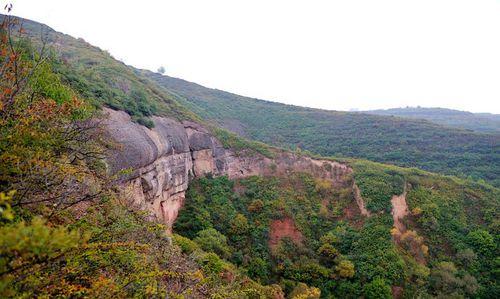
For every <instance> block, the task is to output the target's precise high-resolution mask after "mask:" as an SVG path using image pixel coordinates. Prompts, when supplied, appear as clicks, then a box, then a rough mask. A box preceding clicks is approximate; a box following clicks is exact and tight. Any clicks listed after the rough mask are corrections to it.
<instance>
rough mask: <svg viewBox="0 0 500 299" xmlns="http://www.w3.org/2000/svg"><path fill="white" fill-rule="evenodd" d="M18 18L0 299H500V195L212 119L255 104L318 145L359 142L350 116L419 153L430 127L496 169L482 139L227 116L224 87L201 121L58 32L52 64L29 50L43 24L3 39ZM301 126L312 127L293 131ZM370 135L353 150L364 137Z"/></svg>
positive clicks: (2, 108) (52, 35)
mask: <svg viewBox="0 0 500 299" xmlns="http://www.w3.org/2000/svg"><path fill="white" fill-rule="evenodd" d="M15 20H16V19H14V20H11V19H9V20H7V21H4V22H3V23H2V25H1V26H0V54H1V55H2V57H1V58H2V59H0V70H1V72H0V76H1V77H0V79H1V80H0V82H1V85H0V297H1V298H51V297H57V298H129V297H134V298H135V297H137V298H273V299H278V298H279V299H281V298H295V299H299V298H332V297H333V298H334V297H340V298H360V297H362V298H367V299H369V298H433V297H436V298H497V297H498V295H499V294H500V286H499V285H498V279H497V278H498V277H497V276H498V266H499V265H498V262H499V261H498V260H499V258H498V257H499V255H500V251H499V250H500V238H499V235H500V234H499V226H498V219H499V212H500V189H498V188H497V187H494V186H492V185H490V184H488V183H484V182H478V181H473V180H470V179H463V178H457V177H452V176H443V175H440V174H435V173H430V172H426V171H423V170H419V169H416V168H401V167H397V166H391V165H385V164H380V163H376V162H371V161H367V160H361V159H354V158H341V159H340V158H339V159H334V158H329V157H321V156H318V155H310V154H308V153H307V152H304V151H288V150H285V149H280V148H276V147H272V146H269V145H267V144H263V143H258V142H255V141H250V140H247V139H245V138H242V137H239V136H238V135H236V134H232V133H230V132H228V131H226V130H224V129H222V128H219V127H217V126H216V124H214V121H215V120H217V117H220V116H221V115H226V114H228V115H229V114H230V113H233V112H232V109H236V108H238V105H240V104H241V107H239V108H238V109H241V111H240V113H241V114H245V113H250V112H251V111H252V109H254V108H255V107H256V106H258V107H261V108H266V109H267V111H266V113H271V114H270V115H272V113H274V114H275V116H274V117H276V119H279V120H280V121H281V122H282V125H281V127H280V126H277V122H273V125H275V126H276V129H277V130H278V132H279V133H282V132H289V133H293V132H294V131H293V130H290V129H291V128H294V129H295V130H297V131H300V135H293V134H292V135H293V136H292V137H293V138H299V137H300V138H303V140H304V141H303V142H304V143H305V142H312V144H314V142H315V141H314V140H319V141H321V140H320V138H323V137H324V136H323V135H321V134H317V133H316V132H315V131H314V130H315V129H317V128H318V127H314V126H319V125H324V126H325V128H328V126H333V125H336V126H337V127H336V128H338V127H342V128H344V129H345V130H347V131H348V132H351V133H353V132H364V131H363V130H365V128H364V127H363V126H361V127H358V125H357V122H360V125H367V124H368V123H370V125H369V126H368V127H370V128H372V129H370V130H369V132H371V134H374V135H373V136H372V137H371V139H375V140H376V138H375V137H374V136H382V137H386V136H385V135H383V134H382V133H380V132H391V130H392V132H394V133H397V132H398V130H404V132H405V133H404V134H403V136H406V137H407V136H408V135H409V133H408V132H411V133H412V134H413V135H412V136H413V138H415V140H418V141H419V142H422V138H423V137H429V136H425V135H423V137H422V136H421V135H419V134H420V131H421V130H424V129H425V128H427V129H428V131H425V130H424V133H425V132H427V134H430V128H437V129H439V132H438V134H441V135H440V136H441V139H442V141H441V142H442V143H443V142H445V141H447V140H448V139H449V140H452V141H455V142H456V141H457V140H458V139H453V138H458V137H460V138H463V140H462V141H463V142H464V143H462V144H466V145H467V146H469V143H467V142H470V143H472V142H474V143H477V144H476V145H475V146H476V147H479V148H480V149H479V150H475V149H473V147H472V144H471V145H470V146H471V147H470V148H466V149H469V151H466V152H465V154H464V153H462V152H461V151H460V147H458V146H456V147H452V148H451V149H450V151H451V150H454V151H455V155H456V156H455V159H457V161H461V159H464V157H465V156H466V155H472V153H476V154H477V155H478V157H475V158H474V159H479V158H480V159H483V158H485V156H486V154H487V153H489V154H493V157H492V158H491V159H490V160H489V161H490V163H492V164H491V165H490V166H491V167H492V168H494V169H496V168H495V167H498V164H495V163H497V162H498V160H497V159H498V156H495V154H498V153H496V152H493V153H492V152H488V151H487V150H485V147H486V149H490V150H496V148H488V147H487V146H486V145H484V144H483V143H481V142H485V144H488V142H490V143H489V145H490V146H492V144H491V142H496V139H488V138H491V136H490V135H480V134H471V133H469V132H464V131H458V130H451V129H446V128H443V127H440V126H437V125H433V124H431V123H429V122H423V121H405V120H401V119H394V118H390V117H389V118H388V117H379V116H365V115H361V114H351V113H339V112H327V111H321V110H315V109H306V108H299V107H293V106H286V105H281V104H275V103H270V102H263V101H259V100H247V99H246V98H242V99H240V100H238V101H236V102H234V103H233V104H231V103H232V101H233V100H234V99H235V98H238V96H235V95H231V94H227V93H223V92H219V91H214V92H217V95H218V94H219V93H222V94H223V95H226V96H227V98H225V102H222V103H223V104H224V105H222V104H220V103H221V101H220V100H219V98H218V97H215V95H214V97H213V98H206V97H205V96H203V98H206V99H207V101H209V100H210V101H213V102H214V104H217V105H219V106H218V107H219V108H221V109H222V110H221V111H217V110H204V109H203V107H201V106H200V105H198V104H195V103H194V102H192V101H191V100H189V99H187V98H184V96H183V95H182V94H180V93H178V92H174V90H173V89H172V88H169V87H162V86H160V85H158V84H157V83H156V81H155V80H156V79H158V78H156V79H155V80H152V79H151V78H149V77H151V76H152V75H151V74H149V75H147V76H145V75H144V74H143V73H142V72H140V71H137V70H135V69H133V68H132V67H129V66H127V65H125V64H123V63H121V62H119V61H116V60H114V59H113V58H112V57H111V56H110V55H109V54H107V53H105V52H103V51H101V50H99V49H98V48H96V47H93V46H91V45H89V44H88V43H86V42H84V41H83V40H76V39H73V38H72V37H70V36H67V35H63V34H61V33H57V32H55V31H52V30H51V29H48V28H46V30H48V31H47V32H48V37H49V40H50V41H51V42H52V43H51V44H48V45H47V47H48V48H49V49H50V52H47V55H46V56H43V55H39V54H37V53H36V49H37V48H38V47H40V45H41V43H40V40H39V39H38V37H37V36H38V35H36V34H34V32H35V30H38V29H37V24H36V23H34V22H31V21H26V20H25V24H26V27H25V28H27V29H28V34H29V35H28V36H27V37H24V36H23V32H19V34H20V36H21V38H20V39H17V38H15V39H9V37H11V35H10V34H9V30H7V29H10V30H13V31H10V32H16V31H15V30H17V29H16V28H18V27H17V25H16V24H14V23H13V22H15ZM30 26H32V27H30ZM42 54H43V53H42ZM176 80H177V79H176ZM186 84H187V85H188V86H191V87H192V86H195V85H192V84H191V83H186ZM199 88H200V90H199V92H202V93H203V92H205V91H206V89H205V88H202V87H199ZM193 92H194V91H193ZM225 105H227V107H226V106H225ZM232 105H234V106H232ZM207 106H210V105H209V104H207ZM224 107H226V108H227V111H225V110H224ZM230 108H231V109H230ZM211 109H212V108H211ZM208 113H212V114H213V115H214V116H213V117H208V116H207V115H208ZM262 114H264V113H262ZM283 115H285V116H287V117H286V118H284V119H282V117H283ZM332 115H333V116H335V117H334V119H335V122H334V123H332V120H331V119H332ZM251 116H252V117H254V118H257V119H258V120H259V117H260V116H258V114H255V113H254V114H252V115H251ZM311 116H314V118H315V119H317V120H318V121H319V122H318V123H315V124H313V125H311V126H310V127H304V126H303V125H304V124H308V123H309V122H310V121H309V120H310V117H311ZM267 117H269V115H268V116H267ZM203 118H205V119H207V121H203V120H202V119H203ZM241 118H242V119H243V117H241ZM245 119H246V118H245ZM236 120H237V121H238V119H236ZM260 120H262V119H260ZM270 120H272V119H270ZM296 120H299V121H300V122H299V123H296V122H295V121H296ZM388 120H390V121H391V122H390V123H391V126H389V125H388ZM321 121H323V122H321ZM343 122H346V123H345V124H344V123H343ZM215 123H216V122H215ZM225 124H226V125H227V121H226V123H225ZM235 124H236V125H241V123H239V122H234V123H232V125H233V126H234V125H235ZM266 125H268V127H266V128H267V129H269V130H271V125H269V124H266ZM350 126H354V127H355V129H356V130H354V129H353V128H350ZM368 127H367V128H366V130H368ZM380 127H381V128H383V129H382V130H381V131H377V129H378V128H380ZM237 128H240V129H243V130H244V131H243V132H242V133H246V134H249V136H251V137H252V135H251V134H250V133H252V132H254V133H255V134H257V133H258V132H259V131H258V130H257V128H253V129H252V130H253V131H252V130H248V128H245V127H242V126H238V127H237ZM305 128H307V130H306V129H305ZM332 129H333V127H332ZM308 130H309V131H308ZM292 131H293V132H292ZM331 132H332V131H330V134H331ZM376 132H379V133H378V135H377V133H376ZM319 133H321V132H319ZM323 133H324V134H326V131H324V132H323ZM444 133H449V134H450V135H446V134H444ZM267 134H269V132H268V133H267ZM294 134H296V133H294ZM342 134H344V135H335V136H336V137H337V138H339V137H340V136H344V137H345V138H347V137H348V136H347V135H345V134H347V133H342ZM363 134H365V135H363ZM363 134H360V135H361V136H360V137H359V140H360V143H363V142H367V141H368V140H369V137H368V134H367V133H363ZM434 134H436V133H434ZM461 134H462V135H461ZM264 135H265V134H264ZM433 136H434V135H433ZM450 136H451V137H450ZM457 136H458V137H457ZM283 137H284V138H289V137H290V136H288V135H283ZM318 138H319V139H318ZM349 138H350V139H349V140H351V141H350V142H355V141H356V140H357V139H355V138H352V137H349ZM387 138H388V137H387ZM434 138H437V137H435V136H434ZM446 138H448V139H446ZM468 138H470V139H468ZM481 138H485V140H483V141H481V140H482V139H481ZM255 139H259V138H255ZM391 142H394V143H396V141H395V140H392V141H391ZM275 144H286V143H285V142H284V141H280V142H276V143H275ZM318 144H321V143H318ZM346 144H347V143H346ZM346 144H345V145H344V146H345V147H346V150H350V149H349V148H348V146H347V145H346ZM374 144H378V143H374ZM383 144H390V143H389V142H387V143H383ZM493 145H494V146H495V147H497V146H498V145H497V144H496V143H494V144H493ZM464 147H465V146H464ZM416 148H418V147H416ZM435 149H436V148H432V150H435ZM437 149H443V146H442V145H440V147H438V148H437ZM356 150H357V149H356ZM440 154H441V155H442V157H446V156H447V155H449V154H450V153H449V152H444V153H440ZM461 155H462V156H461ZM471 161H472V160H471ZM471 161H469V162H471ZM436 163H437V161H436ZM482 165H483V166H484V164H482ZM469 166H470V165H469ZM475 170H476V171H479V169H478V168H476V169H475Z"/></svg>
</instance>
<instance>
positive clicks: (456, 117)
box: [363, 107, 500, 133]
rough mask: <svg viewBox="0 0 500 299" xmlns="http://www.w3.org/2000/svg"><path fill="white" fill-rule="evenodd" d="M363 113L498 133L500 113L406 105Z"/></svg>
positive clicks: (499, 129)
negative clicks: (425, 120)
mask: <svg viewBox="0 0 500 299" xmlns="http://www.w3.org/2000/svg"><path fill="white" fill-rule="evenodd" d="M363 113H368V114H376V115H387V116H398V117H405V118H421V119H427V120H429V121H432V122H435V123H437V124H440V125H444V126H450V127H456V128H461V129H468V130H473V131H477V132H485V133H500V115H499V114H491V113H471V112H466V111H459V110H452V109H446V108H422V107H406V108H392V109H379V110H370V111H363Z"/></svg>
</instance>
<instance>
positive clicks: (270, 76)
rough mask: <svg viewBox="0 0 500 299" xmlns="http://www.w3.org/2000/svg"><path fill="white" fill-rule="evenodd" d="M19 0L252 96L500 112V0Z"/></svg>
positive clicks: (106, 45)
mask: <svg viewBox="0 0 500 299" xmlns="http://www.w3.org/2000/svg"><path fill="white" fill-rule="evenodd" d="M1 2H2V3H4V2H5V1H1ZM9 2H12V3H13V4H14V14H16V15H19V16H22V17H25V18H29V19H33V20H36V21H39V22H42V23H45V24H47V25H49V26H51V27H53V28H54V29H56V30H58V31H62V32H64V33H68V34H70V35H73V36H75V37H82V38H84V39H85V40H87V41H88V42H90V43H92V44H94V45H96V46H99V47H101V48H102V49H105V50H108V51H109V52H110V53H111V54H112V55H113V56H114V57H116V58H118V59H120V60H122V61H124V62H126V63H127V64H131V65H133V66H136V67H139V68H147V69H150V70H156V69H157V68H158V67H159V66H160V65H163V66H165V68H166V74H168V75H170V76H175V77H180V78H183V79H186V80H189V81H194V82H197V83H200V84H202V85H205V86H208V87H213V88H219V89H223V90H227V91H231V92H235V93H238V94H242V95H247V96H251V97H257V98H262V99H266V100H272V101H278V102H284V103H290V104H296V105H301V106H309V107H318V108H326V109H335V110H348V109H351V108H358V109H374V108H390V107H401V106H407V105H409V106H416V105H420V106H430V107H436V106H441V107H447V108H455V109H461V110H468V111H474V112H493V113H500V1H498V0H470V1H462V0H415V1H404V0H394V1H385V0H383V1H381V0H377V1H374V0H365V1H361V0H360V1H358V0H345V1H332V0H330V1H311V0H310V1H291V0H285V1H271V0H267V1H260V0H251V1H238V0H227V1H219V0H211V1H207V0H200V1H191V0H178V1H148V0H142V1H123V0H122V1H102V0H101V1H93V0H85V1H67V0H66V1H63V0H60V1H57V0H43V1H40V0H33V1H28V0H17V1H16V0H11V1H9Z"/></svg>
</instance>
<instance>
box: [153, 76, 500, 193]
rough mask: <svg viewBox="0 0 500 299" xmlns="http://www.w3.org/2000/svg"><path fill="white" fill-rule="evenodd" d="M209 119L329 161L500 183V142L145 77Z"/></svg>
mask: <svg viewBox="0 0 500 299" xmlns="http://www.w3.org/2000/svg"><path fill="white" fill-rule="evenodd" d="M144 73H145V74H147V75H148V76H149V77H150V78H152V79H154V80H156V82H158V83H159V84H160V85H162V86H163V87H165V88H167V89H169V90H171V91H173V92H175V93H177V94H179V95H180V96H182V97H183V98H184V99H186V101H184V104H185V105H186V106H187V107H189V108H190V109H191V110H192V111H194V112H196V113H197V114H198V115H200V116H201V117H203V118H204V119H208V120H212V121H214V122H216V123H217V124H219V125H222V126H224V127H225V128H227V129H230V130H232V131H234V132H236V133H238V134H241V135H243V136H246V137H249V138H252V139H256V140H259V141H262V142H265V143H269V144H273V145H277V146H281V147H287V148H292V149H294V148H297V147H298V148H300V149H302V150H308V151H311V152H313V153H316V154H320V155H323V156H337V157H338V156H347V157H359V158H365V159H369V160H374V161H379V162H386V163H393V164H397V165H401V166H407V167H419V168H421V169H425V170H429V171H433V172H442V173H446V174H453V175H460V176H471V177H473V178H475V179H479V178H482V179H485V180H486V181H489V182H491V183H494V184H496V185H499V184H500V181H499V180H500V135H488V134H479V133H473V132H468V131H464V130H459V129H453V128H448V127H443V126H440V125H437V124H433V123H430V122H428V121H424V120H409V119H403V118H396V117H386V116H377V115H366V114H360V113H351V112H338V111H326V110H319V109H309V108H303V107H297V106H290V105H284V104H279V103H273V102H267V101H262V100H257V99H252V98H247V97H242V96H239V95H235V94H231V93H228V92H224V91H220V90H216V89H209V88H205V87H203V86H200V85H197V84H194V83H191V82H188V81H184V80H181V79H176V78H171V77H168V76H161V75H160V74H155V73H151V72H144Z"/></svg>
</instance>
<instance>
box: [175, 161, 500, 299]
mask: <svg viewBox="0 0 500 299" xmlns="http://www.w3.org/2000/svg"><path fill="white" fill-rule="evenodd" d="M352 165H353V167H354V169H355V173H354V176H355V178H356V182H357V184H358V185H359V187H360V189H361V190H362V195H363V197H364V198H365V200H366V201H367V202H368V204H367V207H368V209H369V210H370V211H371V212H372V216H370V217H368V218H366V217H363V216H361V215H360V213H359V211H358V208H357V206H356V204H355V201H354V200H353V194H352V190H351V189H350V184H346V186H344V187H342V188H332V187H331V185H330V184H329V183H328V182H326V183H325V181H323V180H321V179H314V178H312V177H311V176H309V175H307V174H303V173H296V174H293V175H291V176H289V177H287V178H276V177H265V178H264V177H251V178H248V179H241V180H237V181H231V180H228V179H227V178H226V177H219V178H201V179H199V180H197V181H195V182H194V183H193V184H192V185H191V187H190V189H189V192H188V197H187V199H186V205H185V207H184V208H183V210H182V211H181V213H180V217H179V218H178V220H177V222H176V223H175V227H174V229H175V231H176V232H177V233H179V234H181V235H183V236H185V237H188V238H191V239H193V240H194V242H195V243H196V244H197V245H198V246H200V247H201V248H203V249H204V250H206V251H209V252H215V253H217V254H219V255H220V256H222V257H224V258H226V259H227V260H229V261H231V262H233V263H234V264H237V265H239V266H241V267H242V268H243V269H245V270H246V273H247V274H248V275H249V276H251V277H252V278H254V279H255V280H257V281H260V282H261V283H264V284H270V283H275V284H279V285H281V286H282V288H283V289H284V290H285V292H286V293H287V294H292V293H293V292H294V290H296V289H300V288H304V287H305V286H304V284H305V285H306V286H308V287H309V288H311V287H313V288H317V289H318V290H320V292H321V296H322V297H325V298H327V297H331V296H334V297H342V298H346V297H349V298H358V297H360V296H365V297H366V298H390V297H391V296H392V294H393V292H396V293H398V292H400V294H399V293H398V294H399V295H402V296H404V297H405V298H415V297H423V298H426V297H428V296H441V297H449V296H451V297H462V296H466V297H471V296H478V297H481V298H495V297H496V295H498V294H499V292H500V290H499V286H498V284H497V281H496V276H495V275H496V274H495V273H496V271H497V269H498V265H497V264H496V262H492V261H494V260H495V258H497V257H498V253H499V252H498V250H499V247H498V245H499V243H498V242H499V239H498V211H499V204H500V202H499V198H500V197H499V196H500V193H499V190H498V189H494V188H492V187H488V186H487V185H478V184H475V183H472V182H465V181H459V180H456V179H451V178H445V177H439V176H435V175H430V174H428V173H423V172H421V171H418V170H404V169H400V168H395V167H387V166H383V165H380V164H375V163H370V162H362V161H355V162H352ZM405 185H407V187H406V188H408V196H407V201H408V205H409V208H410V209H411V215H410V216H408V217H407V218H406V220H405V224H406V226H407V230H406V231H404V232H401V233H400V232H397V231H396V230H395V229H393V219H392V216H391V214H390V211H391V202H390V200H391V197H392V195H399V194H402V193H403V190H404V189H405ZM497 259H498V258H497ZM391 287H392V289H391ZM310 291H311V292H314V289H310ZM316 292H317V291H316Z"/></svg>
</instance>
